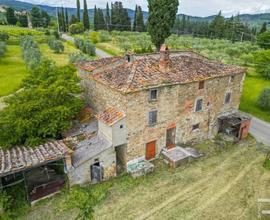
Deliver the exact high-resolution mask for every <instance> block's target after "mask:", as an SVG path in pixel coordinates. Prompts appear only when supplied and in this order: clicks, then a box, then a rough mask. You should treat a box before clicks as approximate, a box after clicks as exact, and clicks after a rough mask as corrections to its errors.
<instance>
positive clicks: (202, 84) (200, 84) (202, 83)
mask: <svg viewBox="0 0 270 220" xmlns="http://www.w3.org/2000/svg"><path fill="white" fill-rule="evenodd" d="M199 89H204V81H201V82H199Z"/></svg>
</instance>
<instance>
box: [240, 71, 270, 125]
mask: <svg viewBox="0 0 270 220" xmlns="http://www.w3.org/2000/svg"><path fill="white" fill-rule="evenodd" d="M267 87H268V88H270V81H269V80H265V79H262V78H260V77H259V76H258V75H257V74H256V73H254V72H253V71H250V73H249V74H248V75H247V77H246V80H245V85H244V91H243V95H242V99H241V105H240V109H241V110H242V111H244V112H247V113H250V114H252V115H254V116H256V117H258V118H261V119H262V120H264V121H269V122H270V114H269V112H265V111H262V110H260V108H259V107H258V106H257V104H256V102H257V99H258V96H259V95H260V93H261V91H262V90H263V89H264V88H267Z"/></svg>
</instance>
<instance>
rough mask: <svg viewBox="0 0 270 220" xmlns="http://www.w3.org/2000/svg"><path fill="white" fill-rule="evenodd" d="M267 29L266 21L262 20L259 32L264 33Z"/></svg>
mask: <svg viewBox="0 0 270 220" xmlns="http://www.w3.org/2000/svg"><path fill="white" fill-rule="evenodd" d="M266 31H267V22H264V23H263V25H262V28H261V30H260V34H262V33H264V32H266Z"/></svg>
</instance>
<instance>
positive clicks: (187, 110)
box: [126, 74, 244, 161]
mask: <svg viewBox="0 0 270 220" xmlns="http://www.w3.org/2000/svg"><path fill="white" fill-rule="evenodd" d="M243 80H244V75H243V74H240V75H237V76H235V78H234V80H233V82H230V77H222V78H216V79H210V80H207V81H205V88H204V89H201V90H199V89H198V88H199V83H191V84H186V85H175V86H166V87H162V88H158V100H157V101H155V102H150V101H149V91H148V90H145V91H141V92H136V93H133V94H129V95H128V100H129V101H128V104H127V113H126V114H127V118H126V120H127V128H128V147H127V160H128V161H129V160H132V159H134V158H137V157H140V156H144V155H145V151H146V144H147V143H149V142H152V141H156V148H157V149H156V153H157V155H158V154H159V152H160V151H161V149H162V148H164V147H165V146H166V131H167V128H171V127H174V126H176V143H189V142H197V141H199V140H203V139H207V138H212V137H214V136H215V135H216V134H217V129H218V127H217V126H218V125H217V117H218V115H220V114H222V113H223V112H228V111H231V110H234V109H238V107H239V104H240V98H241V92H242V86H243ZM226 92H231V93H232V97H231V102H230V103H229V104H224V101H225V94H226ZM198 98H202V99H203V110H202V111H201V112H195V111H194V108H195V103H196V100H197V99H198ZM151 110H157V111H158V116H157V118H158V119H157V124H156V125H155V126H149V125H148V113H149V111H151ZM197 123H200V128H199V129H197V130H194V131H193V130H192V126H193V125H195V124H197Z"/></svg>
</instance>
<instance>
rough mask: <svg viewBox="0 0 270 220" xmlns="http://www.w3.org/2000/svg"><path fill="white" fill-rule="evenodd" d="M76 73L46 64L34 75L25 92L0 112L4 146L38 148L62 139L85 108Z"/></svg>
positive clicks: (25, 87)
mask: <svg viewBox="0 0 270 220" xmlns="http://www.w3.org/2000/svg"><path fill="white" fill-rule="evenodd" d="M75 72H76V71H75V69H74V68H73V67H70V66H66V67H61V68H60V67H57V66H55V65H54V64H53V63H52V62H51V61H44V62H42V63H41V65H40V66H39V68H37V69H35V70H34V71H31V73H30V75H29V76H28V77H27V78H26V79H25V81H24V83H23V87H24V90H23V91H21V92H19V93H18V94H16V96H12V97H10V98H8V99H7V100H6V103H7V107H6V108H5V109H4V110H3V111H1V112H0V131H1V132H0V146H3V147H6V148H9V147H11V146H14V145H21V144H22V145H28V146H34V145H37V144H40V143H41V142H43V141H46V140H47V139H58V138H61V132H62V131H65V130H67V129H69V128H70V126H71V123H70V122H71V120H72V119H73V118H74V117H75V116H76V115H77V113H78V112H79V110H80V109H81V107H82V104H83V103H82V101H81V100H80V99H79V98H78V96H77V94H79V93H80V92H81V90H80V87H79V86H78V82H79V80H78V78H77V77H76V74H75Z"/></svg>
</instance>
